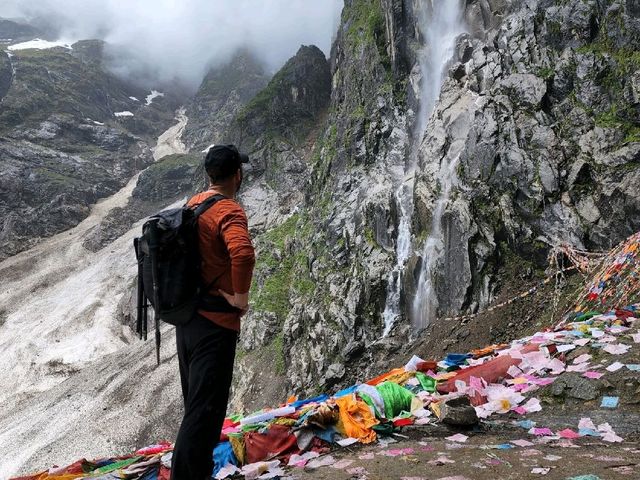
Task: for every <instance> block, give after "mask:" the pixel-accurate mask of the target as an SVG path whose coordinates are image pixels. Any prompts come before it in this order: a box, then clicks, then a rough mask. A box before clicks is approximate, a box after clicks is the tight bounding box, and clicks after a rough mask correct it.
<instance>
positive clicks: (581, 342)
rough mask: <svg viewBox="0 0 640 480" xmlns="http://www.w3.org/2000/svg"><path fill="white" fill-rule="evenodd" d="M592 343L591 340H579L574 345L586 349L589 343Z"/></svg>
mask: <svg viewBox="0 0 640 480" xmlns="http://www.w3.org/2000/svg"><path fill="white" fill-rule="evenodd" d="M590 341H591V339H590V338H579V339H578V340H575V341H574V342H573V344H574V345H577V346H579V347H584V346H585V345H586V344H587V343H589V342H590Z"/></svg>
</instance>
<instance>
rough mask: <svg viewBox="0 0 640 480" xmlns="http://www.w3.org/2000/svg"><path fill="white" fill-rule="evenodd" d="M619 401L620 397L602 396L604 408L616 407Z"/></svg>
mask: <svg viewBox="0 0 640 480" xmlns="http://www.w3.org/2000/svg"><path fill="white" fill-rule="evenodd" d="M619 401H620V398H618V397H602V403H601V404H600V406H601V407H602V408H616V407H617V406H618V403H619Z"/></svg>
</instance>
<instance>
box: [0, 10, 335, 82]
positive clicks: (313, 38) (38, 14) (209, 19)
mask: <svg viewBox="0 0 640 480" xmlns="http://www.w3.org/2000/svg"><path fill="white" fill-rule="evenodd" d="M342 5H343V1H342V0H320V1H309V0H135V1H131V0H29V1H25V0H3V2H2V5H0V16H16V15H20V16H23V17H25V18H27V19H30V20H32V21H34V22H37V23H38V24H40V25H43V26H45V27H47V29H51V28H52V29H54V30H55V31H56V32H58V35H59V36H60V37H61V38H64V39H67V40H80V39H87V38H100V39H103V40H105V41H107V42H108V43H109V44H110V49H111V50H110V52H111V53H112V54H113V53H114V52H118V55H116V57H115V60H114V62H113V67H114V68H115V69H116V71H118V72H119V73H120V74H124V75H128V76H131V77H134V78H136V77H140V76H142V75H144V76H149V75H153V76H155V77H156V78H157V79H158V82H159V83H165V82H170V81H173V80H179V81H181V82H183V83H186V84H187V85H189V86H191V87H195V86H197V85H198V84H199V82H200V80H201V79H202V77H203V75H204V73H205V72H206V70H207V69H208V68H209V67H210V66H213V65H216V64H220V63H223V62H225V61H226V60H228V59H229V57H230V56H231V55H232V54H233V53H234V52H235V51H236V50H237V49H238V48H240V47H248V48H249V49H251V50H252V51H254V52H255V53H256V54H257V55H258V57H259V58H261V59H262V60H263V61H264V62H265V63H266V65H268V67H269V68H271V69H272V70H276V69H277V68H278V67H280V66H281V65H282V64H283V63H284V62H285V61H286V60H287V59H288V58H289V57H291V56H292V55H293V54H295V52H296V51H297V49H298V47H299V46H300V45H301V44H306V45H308V44H315V45H317V46H318V47H320V48H321V49H322V50H323V51H324V52H325V53H327V54H328V53H329V50H330V46H331V41H332V38H333V36H334V33H335V30H336V28H337V24H338V19H339V16H340V11H341V9H342ZM125 52H126V53H125ZM119 55H121V56H122V57H123V59H124V58H125V57H128V58H126V60H123V61H122V62H119V61H118V56H119Z"/></svg>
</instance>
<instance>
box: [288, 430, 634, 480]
mask: <svg viewBox="0 0 640 480" xmlns="http://www.w3.org/2000/svg"><path fill="white" fill-rule="evenodd" d="M422 432H423V433H420V431H417V430H416V431H412V432H410V433H409V435H408V436H409V437H410V438H409V439H402V438H399V439H398V440H399V441H398V442H396V443H392V444H390V445H387V446H384V445H383V446H381V445H372V446H363V447H356V448H351V447H347V448H345V449H342V450H340V451H339V452H336V453H333V454H332V456H333V457H334V459H336V460H337V462H336V463H335V464H333V465H331V466H326V467H321V468H318V469H315V470H308V469H305V470H302V469H299V468H297V469H294V470H292V471H291V476H292V478H294V479H299V480H306V479H326V480H347V479H349V480H365V479H366V480H383V479H384V480H388V479H406V480H445V479H446V480H512V479H513V480H523V479H550V480H551V479H570V478H572V477H578V478H580V477H579V476H580V475H595V476H594V477H589V476H587V477H583V478H581V479H580V480H597V479H598V478H599V479H601V480H617V479H621V480H622V479H634V480H637V479H638V478H640V444H638V443H637V442H629V441H627V442H624V443H621V444H607V443H605V442H601V441H598V440H595V441H592V440H588V439H579V440H576V441H573V442H572V443H571V442H568V441H566V440H564V441H555V442H551V443H549V444H543V443H537V444H533V445H531V446H526V447H518V446H514V448H510V449H508V450H501V449H498V448H496V447H497V446H498V445H501V444H505V443H507V442H509V441H510V440H521V439H526V440H528V441H532V439H531V437H530V436H528V435H526V434H522V435H518V434H517V433H516V432H513V433H510V434H475V435H474V434H468V435H469V439H468V440H467V442H466V443H456V442H453V441H447V440H445V439H444V438H443V437H441V436H436V437H434V436H430V435H429V430H428V429H425V430H423V431H422ZM451 433H453V432H451ZM535 440H536V439H534V441H535ZM492 446H493V447H492ZM537 469H541V470H537ZM547 469H548V470H547Z"/></svg>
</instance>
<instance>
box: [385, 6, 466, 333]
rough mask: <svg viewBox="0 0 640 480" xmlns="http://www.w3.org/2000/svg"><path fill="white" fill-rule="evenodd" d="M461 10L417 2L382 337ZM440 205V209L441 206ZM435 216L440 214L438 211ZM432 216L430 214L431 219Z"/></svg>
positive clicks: (397, 299) (398, 288)
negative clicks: (413, 78) (408, 122)
mask: <svg viewBox="0 0 640 480" xmlns="http://www.w3.org/2000/svg"><path fill="white" fill-rule="evenodd" d="M462 12H463V1H461V0H422V1H419V2H417V14H418V22H419V28H420V31H421V33H422V37H423V40H424V45H423V47H422V48H421V49H420V52H419V53H418V64H419V67H420V73H421V84H420V99H419V104H418V112H417V115H416V118H415V120H414V124H413V128H412V135H411V146H410V151H409V157H408V161H407V162H406V165H405V169H404V175H403V177H402V178H401V179H400V185H399V186H398V187H397V189H396V191H395V195H394V197H395V201H396V205H397V206H398V211H399V222H398V237H397V241H396V265H395V266H394V268H393V270H392V271H391V273H390V274H389V280H388V287H387V301H386V304H385V309H384V312H383V314H382V316H383V319H384V324H385V328H384V333H383V336H386V335H387V334H388V333H389V332H390V330H391V328H392V327H393V325H394V323H395V322H396V320H397V319H398V318H399V317H400V315H401V304H400V303H401V298H402V277H403V272H404V269H405V265H406V262H407V260H408V259H409V256H410V254H411V219H412V217H413V186H414V173H415V169H416V166H417V163H418V152H419V149H420V144H421V143H422V139H423V137H424V134H425V130H426V127H427V123H428V120H429V117H430V116H431V113H432V112H433V108H434V106H435V104H436V102H437V100H438V97H439V96H440V88H441V87H442V81H443V77H444V73H445V69H446V67H447V65H448V63H449V60H450V59H451V57H452V56H453V52H454V48H455V40H456V38H457V37H458V36H459V35H460V34H462V33H464V31H465V27H464V22H463V20H462ZM447 195H448V194H447ZM442 208H443V209H444V206H443V207H442ZM438 216H439V217H441V216H442V212H440V214H439V215H438ZM435 217H436V215H435V213H434V220H435ZM419 291H421V290H419ZM430 292H431V290H430Z"/></svg>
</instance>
